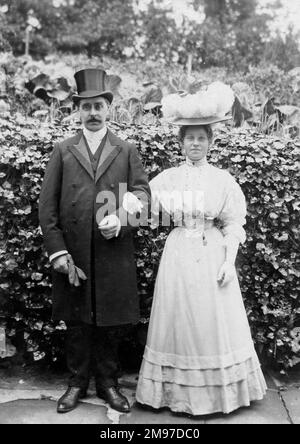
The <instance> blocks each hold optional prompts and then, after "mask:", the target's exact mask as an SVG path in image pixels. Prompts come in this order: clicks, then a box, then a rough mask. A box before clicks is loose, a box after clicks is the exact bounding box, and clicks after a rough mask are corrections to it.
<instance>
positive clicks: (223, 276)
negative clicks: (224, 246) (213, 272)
mask: <svg viewBox="0 0 300 444" xmlns="http://www.w3.org/2000/svg"><path fill="white" fill-rule="evenodd" d="M235 274H236V271H235V266H234V264H232V263H231V262H227V261H225V262H224V264H223V265H222V267H221V268H220V271H219V274H218V278H217V280H218V282H219V285H220V287H225V285H227V284H229V282H231V281H232V280H233V278H234V277H235Z"/></svg>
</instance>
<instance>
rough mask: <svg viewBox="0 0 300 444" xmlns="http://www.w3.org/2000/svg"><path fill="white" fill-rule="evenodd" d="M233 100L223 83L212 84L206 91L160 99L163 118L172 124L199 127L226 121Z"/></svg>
mask: <svg viewBox="0 0 300 444" xmlns="http://www.w3.org/2000/svg"><path fill="white" fill-rule="evenodd" d="M234 100H235V96H234V92H233V90H232V89H231V88H230V86H228V85H225V83H223V82H219V81H217V82H214V83H212V84H211V85H209V86H208V88H207V90H206V91H199V92H197V93H196V94H187V95H185V96H180V95H179V94H170V95H168V96H166V97H164V98H163V99H162V112H163V115H164V117H165V118H166V119H167V120H169V121H170V122H172V123H174V124H179V125H201V124H208V123H216V122H220V121H223V120H228V119H230V118H231V116H229V117H228V116H226V114H227V113H228V112H229V111H230V110H231V108H232V106H233V103H234Z"/></svg>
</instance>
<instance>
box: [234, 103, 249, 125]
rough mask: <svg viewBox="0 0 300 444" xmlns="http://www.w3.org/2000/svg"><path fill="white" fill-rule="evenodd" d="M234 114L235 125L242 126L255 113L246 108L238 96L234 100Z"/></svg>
mask: <svg viewBox="0 0 300 444" xmlns="http://www.w3.org/2000/svg"><path fill="white" fill-rule="evenodd" d="M232 115H233V120H234V124H235V127H239V126H242V124H243V123H244V122H245V121H246V120H248V119H250V118H251V117H253V113H252V112H251V111H249V110H248V109H246V108H244V107H243V105H242V104H241V102H240V100H239V98H238V97H237V96H236V97H235V100H234V104H233V107H232Z"/></svg>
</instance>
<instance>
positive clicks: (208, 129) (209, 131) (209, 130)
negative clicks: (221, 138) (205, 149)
mask: <svg viewBox="0 0 300 444" xmlns="http://www.w3.org/2000/svg"><path fill="white" fill-rule="evenodd" d="M199 127H201V128H203V129H204V131H205V132H206V134H207V137H208V140H209V141H210V142H211V141H212V138H213V130H212V127H211V126H210V125H199ZM188 128H190V126H189V125H184V126H181V127H180V129H179V134H178V138H179V141H180V142H181V143H182V142H183V140H184V138H185V135H186V132H187V129H188Z"/></svg>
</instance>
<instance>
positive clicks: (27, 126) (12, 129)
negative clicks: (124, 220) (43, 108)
mask: <svg viewBox="0 0 300 444" xmlns="http://www.w3.org/2000/svg"><path fill="white" fill-rule="evenodd" d="M111 127H112V130H113V131H114V132H115V133H117V134H118V135H119V136H121V137H123V138H126V139H129V140H130V141H133V142H135V143H136V144H137V145H138V147H139V151H140V153H141V156H142V158H143V161H144V165H145V167H146V170H147V172H148V174H149V176H150V178H152V177H154V176H155V175H156V174H157V173H158V172H160V171H161V170H162V169H165V168H168V167H170V166H172V165H177V164H178V163H179V162H180V161H181V156H180V147H179V145H178V142H177V138H176V136H175V135H174V132H173V129H172V128H169V127H164V126H161V125H160V124H159V123H157V124H156V125H152V126H148V127H147V126H145V125H143V126H134V125H127V126H126V127H125V126H124V127H123V126H121V125H116V124H111ZM0 129H1V132H0V146H1V151H0V211H1V215H2V217H1V220H0V273H1V281H0V306H1V312H2V314H1V316H2V324H4V325H5V326H6V329H7V333H8V336H9V338H10V340H11V341H12V343H13V344H15V345H17V347H18V348H19V349H22V347H23V348H24V351H25V352H26V356H27V357H28V358H29V359H33V360H36V361H37V360H41V359H44V360H46V361H47V362H54V361H60V360H61V358H62V356H63V348H62V339H63V330H64V325H63V324H53V323H52V322H51V321H50V313H51V300H50V285H51V284H50V273H49V272H50V267H49V264H48V261H47V258H46V256H45V253H44V250H43V247H42V237H41V232H40V230H39V228H38V219H37V202H38V197H39V192H40V186H41V181H42V177H43V173H44V169H45V166H46V163H47V160H48V158H49V154H50V152H51V150H52V147H53V143H54V142H55V141H57V140H58V139H61V138H64V137H67V136H68V135H69V133H71V132H74V131H75V130H76V127H71V126H56V125H54V124H49V125H41V124H40V122H38V121H36V120H30V119H27V120H25V119H24V118H22V117H20V116H19V117H15V118H8V119H0ZM299 147H300V144H297V143H296V142H290V141H284V140H280V139H276V138H274V137H270V136H268V137H266V136H262V135H260V134H257V133H254V132H250V131H247V132H246V131H241V130H239V131H238V130H233V131H231V132H228V131H227V130H224V131H218V133H217V135H216V140H215V144H214V147H213V148H212V149H211V153H210V162H211V163H212V164H215V165H217V166H219V167H221V168H226V169H227V168H228V169H229V170H230V171H231V172H232V173H233V174H234V176H235V177H236V178H237V180H238V182H239V183H240V185H241V187H242V188H243V190H244V193H245V195H246V198H247V201H248V219H247V227H246V230H247V234H248V238H247V243H246V245H245V246H243V247H242V248H241V249H240V254H239V257H238V261H237V262H238V270H239V276H240V284H241V288H242V293H243V296H244V299H245V303H246V307H247V313H248V316H249V320H250V323H251V327H252V331H253V335H254V338H255V341H256V344H257V347H258V350H259V351H260V352H261V353H262V355H263V356H265V357H266V358H267V359H268V360H270V362H272V363H273V364H277V365H278V366H280V367H284V368H289V367H292V366H294V365H295V364H297V363H298V362H299V361H300V336H299V332H300V329H299V327H300V305H299V296H298V295H299V290H300V272H299V265H300V255H299V251H300V248H299V233H298V223H299V208H300V192H299V180H298V165H297V164H296V161H297V158H298V155H299ZM166 236H167V231H166V229H158V230H155V231H151V230H150V229H143V230H140V231H139V232H138V234H137V237H136V243H137V253H136V259H137V269H138V276H139V279H138V282H139V292H140V296H141V308H142V319H141V325H142V326H145V325H146V323H147V318H148V317H149V312H150V306H151V299H152V293H153V286H154V281H155V276H156V271H157V267H158V263H159V259H160V255H161V252H162V248H163V245H164V241H165V239H166ZM0 324H1V321H0ZM141 331H142V333H145V332H143V329H142V330H141ZM141 331H140V335H139V337H140V338H141V337H142V334H141ZM144 337H145V334H144Z"/></svg>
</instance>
